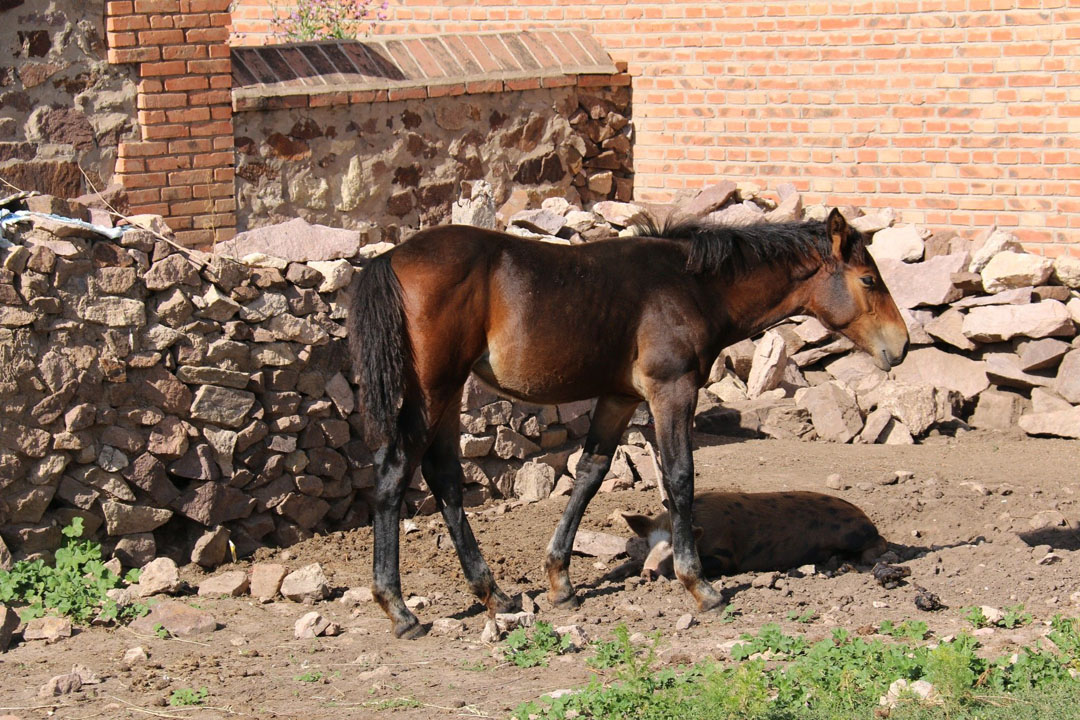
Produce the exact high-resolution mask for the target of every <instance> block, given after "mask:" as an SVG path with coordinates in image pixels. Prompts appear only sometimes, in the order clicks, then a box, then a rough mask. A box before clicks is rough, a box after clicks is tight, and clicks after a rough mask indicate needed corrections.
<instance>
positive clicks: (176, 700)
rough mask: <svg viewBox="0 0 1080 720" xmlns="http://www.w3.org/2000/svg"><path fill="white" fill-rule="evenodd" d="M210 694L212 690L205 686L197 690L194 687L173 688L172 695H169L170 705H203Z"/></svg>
mask: <svg viewBox="0 0 1080 720" xmlns="http://www.w3.org/2000/svg"><path fill="white" fill-rule="evenodd" d="M209 694H210V691H209V690H207V689H206V688H205V687H202V688H199V689H198V690H195V689H193V688H180V689H179V690H173V691H172V695H169V705H170V706H171V707H188V706H190V705H202V704H203V702H204V701H205V700H206V696H207V695H209Z"/></svg>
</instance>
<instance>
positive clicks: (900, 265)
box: [877, 253, 968, 308]
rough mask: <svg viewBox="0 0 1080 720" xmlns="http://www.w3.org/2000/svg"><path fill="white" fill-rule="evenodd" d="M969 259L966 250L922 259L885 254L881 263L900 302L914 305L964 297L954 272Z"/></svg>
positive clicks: (946, 302) (887, 282)
mask: <svg viewBox="0 0 1080 720" xmlns="http://www.w3.org/2000/svg"><path fill="white" fill-rule="evenodd" d="M967 259H968V258H967V255H966V254H962V253H957V254H952V255H938V256H937V257H933V258H930V259H929V260H926V261H924V262H921V263H905V262H903V261H901V260H891V259H889V258H882V260H881V261H880V262H878V264H877V265H878V270H880V271H881V277H882V279H883V280H884V281H885V286H886V287H888V288H889V292H890V293H891V294H892V296H893V300H895V301H896V304H897V306H898V307H901V308H914V307H919V306H921V305H946V304H948V303H950V302H952V301H954V300H959V299H960V298H961V297H963V292H962V291H961V290H960V289H958V288H957V287H956V286H955V285H953V282H952V275H953V273H956V272H959V271H960V270H962V269H963V268H964V265H965V264H966V263H967Z"/></svg>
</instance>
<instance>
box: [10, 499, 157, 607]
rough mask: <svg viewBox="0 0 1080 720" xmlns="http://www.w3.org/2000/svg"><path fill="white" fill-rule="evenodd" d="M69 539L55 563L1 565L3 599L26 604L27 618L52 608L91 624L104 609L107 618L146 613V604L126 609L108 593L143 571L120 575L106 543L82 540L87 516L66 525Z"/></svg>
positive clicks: (129, 581)
mask: <svg viewBox="0 0 1080 720" xmlns="http://www.w3.org/2000/svg"><path fill="white" fill-rule="evenodd" d="M62 532H63V534H64V538H65V540H64V544H63V546H62V547H60V548H59V549H58V550H57V551H56V553H55V555H54V558H55V562H54V563H53V565H46V564H45V562H44V561H42V560H34V561H33V562H27V561H25V560H20V561H19V562H17V563H15V565H14V567H12V568H11V570H8V571H2V570H0V603H3V604H7V605H10V604H12V603H14V604H21V605H25V607H24V608H22V611H21V613H20V615H21V616H22V619H23V620H31V619H33V618H37V617H41V616H43V615H44V614H45V613H46V612H47V611H50V610H51V611H54V612H55V613H57V614H59V615H66V616H69V617H71V619H72V620H74V621H75V622H78V623H86V622H89V621H90V620H92V619H93V618H94V617H95V616H97V615H98V614H99V613H100V614H101V615H102V617H103V618H104V619H107V620H131V619H134V618H135V617H138V616H139V615H140V614H145V612H146V607H145V605H139V606H131V607H130V608H124V609H121V608H119V607H117V605H116V603H115V602H113V601H111V600H109V599H108V598H107V597H106V593H107V592H108V591H109V590H112V589H113V588H116V587H120V586H121V585H122V584H129V583H131V582H137V581H138V573H135V574H134V575H133V574H132V573H128V574H127V576H126V577H125V578H123V579H121V578H120V577H119V576H118V575H116V574H115V573H113V572H111V571H110V570H108V569H107V568H106V567H105V563H104V562H102V560H101V545H100V544H98V543H95V542H92V541H90V540H81V539H80V538H82V535H83V520H82V518H80V517H76V518H73V519H72V521H71V524H70V525H68V526H67V527H65V528H64V529H63V531H62Z"/></svg>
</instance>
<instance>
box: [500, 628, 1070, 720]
mask: <svg viewBox="0 0 1080 720" xmlns="http://www.w3.org/2000/svg"><path fill="white" fill-rule="evenodd" d="M1052 626H1053V629H1052V631H1051V633H1050V635H1049V638H1050V640H1051V641H1052V642H1054V645H1055V646H1056V648H1057V651H1056V652H1051V651H1049V650H1047V649H1045V648H1041V647H1039V645H1038V644H1036V645H1035V646H1034V647H1029V648H1024V649H1023V650H1022V651H1021V652H1020V653H1018V654H1016V655H1015V657H1013V656H1009V657H1002V658H997V659H986V658H983V657H980V656H979V654H978V653H977V652H976V651H977V649H978V642H977V641H976V639H975V638H974V637H972V636H971V635H967V634H961V635H960V636H959V637H957V638H956V639H954V640H952V641H950V642H942V643H939V644H938V645H936V646H933V647H931V646H927V645H921V644H912V643H913V642H915V643H918V642H921V641H922V640H923V639H924V638H925V637H926V636H927V634H928V629H927V628H926V627H925V623H921V622H913V621H907V622H904V623H900V624H898V625H892V624H890V625H889V626H887V628H886V629H887V630H889V631H890V633H891V634H893V635H894V636H895V637H898V638H902V639H903V640H905V642H892V641H886V640H883V639H882V638H873V639H866V638H863V637H857V636H853V635H852V634H851V633H849V632H847V631H846V630H843V629H838V630H835V631H834V632H833V634H832V636H831V637H830V638H827V639H825V640H821V641H818V642H814V643H811V642H809V641H808V640H807V639H806V638H805V637H799V636H789V635H785V634H784V633H783V632H781V631H780V628H779V627H778V626H776V625H766V626H763V627H762V628H761V629H760V630H759V632H758V633H756V634H753V635H750V634H747V635H744V636H743V638H742V639H743V641H744V642H743V643H741V644H739V645H737V646H735V648H733V650H732V657H733V658H734V659H735V662H734V663H730V664H724V663H719V662H715V661H710V662H706V663H702V664H699V665H697V666H695V667H693V668H690V669H687V670H683V671H681V672H676V671H675V670H673V669H670V668H665V669H661V670H656V669H654V668H653V661H654V659H655V643H654V645H653V647H652V648H651V649H650V650H649V652H647V653H642V652H640V651H639V650H637V649H635V648H633V647H632V646H631V645H630V643H629V640H628V636H627V634H626V630H625V628H623V629H622V630H621V631H619V630H617V631H616V634H615V639H614V641H612V642H607V643H596V644H595V645H594V648H595V650H596V654H595V655H594V658H593V660H592V662H590V664H591V665H592V666H593V667H597V668H613V669H615V670H616V671H617V672H616V677H617V679H616V681H615V682H612V683H610V684H604V683H602V682H601V681H600V679H599V678H595V677H594V679H593V680H592V682H590V683H589V685H587V686H586V687H584V688H582V689H580V690H579V691H577V692H575V693H572V694H568V695H564V696H562V697H559V698H556V699H551V698H543V699H541V700H539V701H536V702H532V703H526V704H524V705H522V706H520V707H519V708H518V709H517V710H516V712H515V714H514V716H513V717H514V718H518V719H519V720H525V719H526V718H536V719H539V720H556V719H558V720H561V719H564V718H572V717H578V718H591V719H593V720H615V719H616V718H627V717H631V718H633V719H634V720H671V719H672V718H701V719H702V720H803V719H804V718H805V719H807V720H848V719H850V718H873V717H875V711H878V707H879V706H878V699H879V698H880V697H881V696H882V695H885V694H886V692H887V690H888V688H889V686H890V685H891V684H892V683H893V682H894V681H896V680H898V679H905V680H907V681H909V682H911V681H915V680H926V681H928V682H930V683H931V684H932V685H933V686H934V689H935V691H936V695H935V698H934V700H933V703H930V704H928V703H920V702H919V701H917V700H915V699H910V698H905V699H902V700H901V701H900V702H899V703H898V704H897V706H896V707H894V708H892V710H891V711H890V713H889V715H888V716H889V717H890V718H893V719H896V718H899V719H900V720H932V719H933V720H1014V719H1015V720H1035V718H1049V717H1053V718H1055V720H1057V719H1058V718H1080V682H1077V681H1076V680H1074V679H1073V678H1072V677H1071V675H1070V673H1069V670H1070V669H1071V668H1074V667H1076V666H1077V664H1078V663H1080V621H1077V620H1066V619H1062V618H1056V619H1055V620H1054V622H1053V624H1052ZM878 714H880V711H878Z"/></svg>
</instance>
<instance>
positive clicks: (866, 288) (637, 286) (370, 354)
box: [349, 210, 908, 637]
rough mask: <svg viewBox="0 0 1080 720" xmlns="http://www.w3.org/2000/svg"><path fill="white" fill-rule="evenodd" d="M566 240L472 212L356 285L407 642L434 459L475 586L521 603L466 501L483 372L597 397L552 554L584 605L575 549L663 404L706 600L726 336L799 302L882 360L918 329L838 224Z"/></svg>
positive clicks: (563, 590)
mask: <svg viewBox="0 0 1080 720" xmlns="http://www.w3.org/2000/svg"><path fill="white" fill-rule="evenodd" d="M647 234H649V235H650V236H649V237H636V238H622V239H612V240H606V241H601V242H595V243H589V244H584V245H576V246H571V247H564V246H559V245H553V244H548V243H544V242H538V241H533V240H524V239H521V238H517V237H513V236H511V235H505V234H502V233H498V232H493V231H489V230H481V229H478V228H473V227H462V226H443V227H437V228H432V229H429V230H425V231H422V232H419V233H417V234H416V235H415V236H413V237H412V238H411V239H409V240H408V241H407V242H405V243H402V244H401V245H399V246H398V247H396V248H394V249H393V250H391V251H389V252H387V253H385V254H384V255H381V256H379V257H378V258H376V259H375V260H374V261H373V262H372V263H371V264H370V265H369V266H368V268H367V269H366V270H365V271H364V272H363V274H362V275H361V278H360V280H359V283H358V285H357V289H356V294H355V296H354V297H353V298H352V300H353V302H352V310H351V315H350V319H349V337H350V346H351V347H350V350H351V354H352V358H353V362H354V363H355V367H356V370H357V376H358V380H359V384H360V391H361V398H362V400H363V405H364V408H363V411H364V413H365V419H366V424H367V429H366V435H367V440H368V442H370V443H375V444H377V445H378V450H377V451H376V454H375V459H376V481H375V508H374V517H373V522H374V533H375V548H374V562H373V566H374V567H373V575H374V580H373V587H372V592H373V594H374V596H375V599H376V600H377V601H378V603H379V604H380V605H381V606H382V608H383V610H385V611H386V613H387V615H389V616H390V619H391V620H392V622H393V629H394V634H395V635H397V636H398V637H402V636H407V637H415V636H418V635H420V634H423V632H424V627H423V626H421V625H420V624H419V622H418V620H417V619H416V616H415V615H413V613H412V612H410V611H409V610H408V608H406V607H405V604H404V602H403V601H402V597H401V578H400V570H399V564H398V519H399V518H398V516H399V513H400V509H401V501H402V496H403V494H404V492H405V489H406V487H407V486H408V484H409V480H410V478H411V477H412V474H413V472H414V470H415V468H416V466H417V464H418V463H419V464H420V466H421V469H422V471H423V475H424V480H425V481H426V483H427V485H428V487H429V488H430V489H431V492H432V494H433V495H434V497H435V500H436V503H437V505H438V507H439V508H440V510H441V511H442V514H443V517H444V519H445V520H446V525H447V528H448V530H449V532H450V536H451V538H452V539H453V541H454V544H455V546H456V548H457V552H458V557H459V558H460V560H461V566H462V569H463V570H464V573H465V578H466V580H467V582H468V584H469V587H470V589H471V590H472V591H473V592H474V593H475V594H476V595H477V596H478V597H479V598H480V599H481V601H482V602H483V603H484V604H485V605H486V606H487V608H488V611H489V612H490V613H494V612H503V611H506V610H510V609H512V601H511V600H510V598H509V597H507V595H506V594H504V593H503V592H502V591H501V590H500V589H499V587H498V586H497V585H496V583H495V580H494V578H493V577H492V574H491V570H490V569H489V568H488V566H487V563H485V562H484V559H483V557H482V556H481V554H480V549H479V547H478V546H477V544H476V538H475V537H474V536H473V534H472V530H471V529H470V528H469V524H468V521H467V520H466V518H465V514H464V511H463V510H462V502H461V500H462V479H463V474H462V469H461V464H460V460H459V440H458V436H459V433H460V418H459V412H460V405H461V394H462V388H463V386H464V384H465V381H466V379H467V378H468V376H469V373H470V372H472V373H475V374H476V375H477V376H478V377H479V378H480V379H481V380H483V381H485V382H486V383H487V384H488V385H490V386H492V387H493V388H495V389H496V390H498V391H499V392H501V393H502V394H504V395H507V396H509V397H511V398H519V399H521V400H527V401H529V402H532V403H540V404H545V403H546V404H551V403H563V402H569V401H574V400H582V399H586V398H594V397H595V398H598V399H597V403H596V409H595V410H594V412H593V416H592V426H591V428H590V430H589V434H588V437H587V438H586V440H585V447H584V454H583V455H582V457H581V461H580V462H579V464H578V467H577V482H576V483H575V485H574V490H573V493H572V495H571V497H570V502H569V504H568V505H567V507H566V511H565V512H564V514H563V516H562V519H561V521H560V522H559V525H558V527H557V528H556V530H555V534H554V536H553V537H552V538H551V542H550V543H549V545H548V547H547V555H546V557H545V559H544V569H545V570H546V572H547V576H548V581H549V583H550V590H549V597H550V599H551V601H552V602H553V603H555V604H558V605H561V604H568V603H574V602H576V598H575V596H574V588H573V586H572V585H571V583H570V575H569V566H570V551H571V548H572V547H573V541H574V535H575V534H576V533H577V528H578V524H579V523H580V521H581V517H582V515H583V514H584V512H585V506H586V505H588V503H589V501H590V500H591V499H592V497H593V495H595V494H596V491H597V489H598V488H599V486H600V483H601V481H602V479H603V477H604V475H605V474H606V473H607V470H608V466H609V465H610V463H611V459H612V454H613V453H614V451H615V448H616V446H617V445H618V442H619V439H620V437H621V436H622V433H623V431H624V430H625V428H626V425H627V423H628V422H629V420H630V417H631V416H632V415H633V413H634V410H635V408H636V407H637V406H638V404H639V403H640V402H641V401H642V400H646V401H647V402H648V403H649V407H650V409H651V410H652V413H653V417H654V419H655V422H656V437H657V443H658V445H659V448H660V458H661V464H662V467H663V476H664V477H663V482H664V487H665V489H666V492H667V497H668V498H669V500H670V503H671V510H672V546H673V548H674V556H675V573H676V575H677V576H678V578H679V579H680V580H681V581H682V583H683V585H684V586H685V587H686V589H687V590H688V591H689V592H690V593H691V594H692V595H693V597H694V599H695V600H696V601H697V603H698V606H699V607H700V608H701V609H703V610H705V609H710V608H714V607H716V606H718V605H720V604H721V603H722V597H721V595H720V593H719V592H717V590H716V589H714V588H713V586H712V585H710V584H709V583H708V582H706V581H705V580H703V579H702V577H701V561H700V559H699V557H698V552H697V549H696V548H695V545H694V536H693V530H692V527H691V516H690V506H691V501H692V499H693V497H694V467H693V457H692V456H691V442H690V440H691V437H690V436H691V429H692V427H693V417H694V409H695V404H696V401H697V391H698V388H700V387H701V385H702V384H703V383H704V382H705V380H706V379H707V378H708V375H709V369H710V367H711V366H712V364H713V361H714V360H715V359H716V357H717V355H718V354H719V353H720V350H721V349H723V348H724V347H726V346H728V345H730V344H732V343H734V342H737V341H739V340H742V339H743V338H747V337H750V336H751V335H754V334H755V333H757V332H759V331H761V330H763V329H764V328H766V327H768V326H770V325H772V324H773V323H776V322H777V321H779V320H781V319H783V318H785V317H788V316H789V315H793V314H811V315H814V316H815V317H817V318H818V319H819V320H821V322H822V323H824V324H825V325H826V326H828V327H829V328H832V329H834V330H836V331H838V332H840V333H842V334H844V335H846V336H847V337H848V338H849V339H851V341H852V342H854V343H855V345H856V346H858V347H859V348H861V349H862V350H864V351H866V352H867V353H869V354H870V356H871V357H872V358H873V359H874V362H875V363H877V365H878V366H879V367H881V368H883V369H886V370H887V369H889V368H890V367H891V366H893V365H895V364H897V363H899V362H900V361H901V359H903V357H904V353H905V351H906V349H907V341H908V336H907V328H906V326H905V324H904V321H903V319H902V318H901V316H900V313H899V312H898V311H897V309H896V305H895V304H894V303H893V300H892V297H891V296H890V295H889V292H888V290H887V289H886V288H885V286H884V284H883V283H882V280H881V276H880V275H879V273H878V271H877V268H876V266H875V265H874V262H873V260H872V259H871V258H870V255H869V253H868V252H867V251H866V239H865V238H864V237H862V236H861V235H860V233H859V232H858V231H856V230H854V229H853V228H850V227H849V226H848V224H847V223H846V222H845V220H844V217H843V216H842V215H841V214H840V213H839V212H837V211H835V210H834V211H833V212H832V213H831V214H830V215H829V217H828V219H827V220H826V221H825V222H808V223H789V224H759V225H749V226H743V227H725V226H708V225H704V224H701V223H699V222H695V221H691V222H689V223H682V224H679V225H676V226H672V227H668V228H665V229H664V230H657V229H656V228H649V229H648V230H647Z"/></svg>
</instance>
